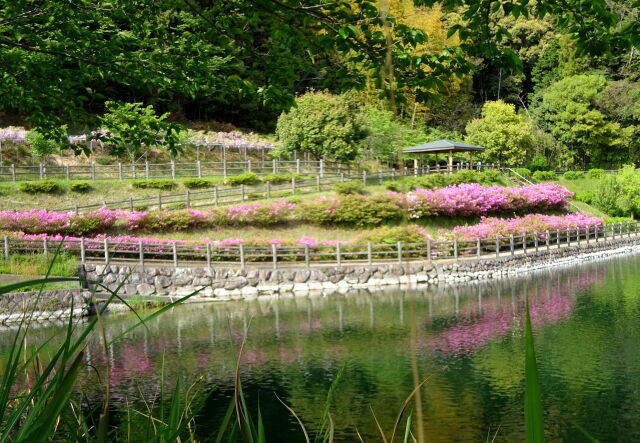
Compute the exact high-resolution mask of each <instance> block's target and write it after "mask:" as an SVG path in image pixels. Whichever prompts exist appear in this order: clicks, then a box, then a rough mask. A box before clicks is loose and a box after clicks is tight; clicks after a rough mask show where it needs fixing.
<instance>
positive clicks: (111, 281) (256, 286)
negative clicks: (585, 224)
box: [81, 237, 640, 300]
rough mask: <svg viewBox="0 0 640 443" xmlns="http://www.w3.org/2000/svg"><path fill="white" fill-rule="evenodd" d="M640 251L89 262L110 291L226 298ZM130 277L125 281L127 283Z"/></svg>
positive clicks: (501, 272)
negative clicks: (181, 264) (354, 261)
mask: <svg viewBox="0 0 640 443" xmlns="http://www.w3.org/2000/svg"><path fill="white" fill-rule="evenodd" d="M633 251H640V238H633V237H632V238H619V239H615V240H608V241H606V242H604V241H602V242H598V243H594V242H592V243H591V244H588V245H587V244H585V243H583V244H582V245H580V246H571V247H562V248H559V249H551V250H549V251H547V250H540V251H539V252H537V253H535V252H532V253H528V254H526V255H515V256H505V257H500V258H484V259H461V260H460V261H458V262H453V261H447V262H428V261H423V262H410V263H404V264H379V265H349V266H340V267H337V266H331V267H320V266H318V267H316V266H312V267H310V268H283V269H259V268H248V269H238V268H221V267H213V268H206V267H192V268H174V267H169V266H163V267H144V268H142V267H139V266H128V265H116V264H110V265H94V264H85V265H84V267H83V268H82V269H81V274H82V275H83V276H84V277H85V278H86V279H87V280H88V281H96V280H101V281H102V284H103V285H105V286H107V287H108V288H109V289H111V290H115V289H116V288H117V287H118V285H120V284H122V283H123V282H124V285H123V288H124V292H125V294H126V295H129V296H131V295H142V296H152V295H156V296H184V295H188V294H191V293H192V292H194V291H196V290H198V289H202V288H204V289H202V290H201V291H200V292H199V294H198V296H199V297H205V298H210V299H219V300H227V299H233V298H247V297H256V296H259V295H273V294H280V293H289V292H294V293H304V292H322V293H332V292H336V291H340V292H344V291H347V290H349V289H352V288H375V287H380V286H387V285H417V284H437V283H443V282H460V281H466V280H476V279H489V278H500V277H502V276H505V275H511V274H519V273H525V272H529V271H533V270H535V269H541V268H548V267H554V266H560V265H569V264H579V263H581V262H585V261H590V260H594V259H598V258H602V257H606V256H611V255H619V254H625V253H630V252H633ZM125 280H126V281H125Z"/></svg>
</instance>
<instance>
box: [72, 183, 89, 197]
mask: <svg viewBox="0 0 640 443" xmlns="http://www.w3.org/2000/svg"><path fill="white" fill-rule="evenodd" d="M69 190H70V191H71V192H77V193H78V194H86V193H87V192H91V191H93V186H91V184H90V183H87V182H73V183H71V184H70V185H69Z"/></svg>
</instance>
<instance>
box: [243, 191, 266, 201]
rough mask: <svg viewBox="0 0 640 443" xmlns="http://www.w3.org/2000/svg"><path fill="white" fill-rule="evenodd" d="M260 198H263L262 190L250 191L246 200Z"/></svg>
mask: <svg viewBox="0 0 640 443" xmlns="http://www.w3.org/2000/svg"><path fill="white" fill-rule="evenodd" d="M261 198H265V194H264V193H262V192H252V193H251V194H249V195H247V200H260V199H261Z"/></svg>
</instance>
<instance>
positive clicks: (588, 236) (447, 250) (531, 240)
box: [3, 222, 638, 269]
mask: <svg viewBox="0 0 640 443" xmlns="http://www.w3.org/2000/svg"><path fill="white" fill-rule="evenodd" d="M632 235H633V236H634V237H635V236H638V222H628V223H615V224H608V225H598V226H589V227H583V228H576V229H566V230H556V231H546V232H535V233H530V234H521V235H511V236H509V237H496V238H493V239H486V240H475V241H458V240H440V241H427V242H424V243H402V242H398V243H395V244H371V243H368V244H362V245H352V244H336V245H335V246H324V245H306V246H278V245H276V244H272V245H268V246H248V245H242V244H239V245H224V246H222V245H214V244H210V243H207V244H185V243H181V242H170V241H169V242H165V243H162V244H152V243H145V242H143V241H138V242H115V241H111V240H109V239H103V240H95V239H85V238H81V239H77V238H73V239H65V240H62V242H57V241H56V242H54V241H51V240H49V239H47V238H44V239H41V240H25V239H20V238H12V237H8V236H5V237H4V244H3V257H4V259H5V260H8V259H9V258H10V257H11V255H12V254H16V253H21V254H24V253H44V254H52V253H53V252H54V251H55V250H56V248H57V247H58V246H61V248H62V249H63V250H65V251H67V252H68V253H70V254H74V255H76V256H78V257H79V258H80V261H81V262H82V263H85V262H94V263H95V262H103V263H111V262H117V263H131V264H137V265H140V266H145V265H152V264H166V265H172V266H175V267H178V266H180V265H183V266H192V265H206V266H209V267H211V266H213V265H237V266H240V267H241V268H245V267H247V266H252V267H255V266H258V267H271V268H274V269H276V268H279V267H287V266H300V265H303V266H307V267H309V266H313V265H330V266H342V265H345V264H358V263H359V264H372V263H374V262H375V263H403V262H407V261H421V260H430V261H436V260H446V259H448V260H460V259H465V258H476V259H480V258H488V257H502V256H514V255H522V254H528V253H534V252H538V251H540V250H550V249H551V248H562V247H567V246H571V245H581V244H589V243H593V242H595V243H597V242H600V241H605V240H609V239H615V238H619V237H622V236H626V237H631V236H632ZM60 243H62V244H61V245H60Z"/></svg>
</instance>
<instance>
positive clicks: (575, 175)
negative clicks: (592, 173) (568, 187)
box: [562, 171, 584, 180]
mask: <svg viewBox="0 0 640 443" xmlns="http://www.w3.org/2000/svg"><path fill="white" fill-rule="evenodd" d="M562 177H563V178H565V179H566V180H578V179H580V178H583V177H584V173H583V172H582V171H567V172H565V173H564V174H562Z"/></svg>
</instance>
